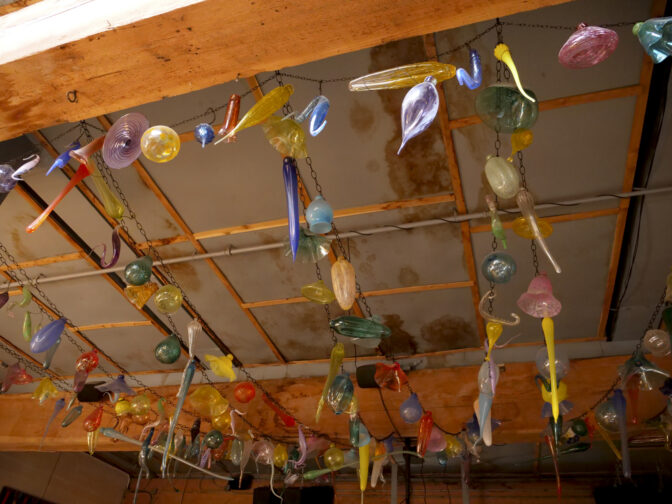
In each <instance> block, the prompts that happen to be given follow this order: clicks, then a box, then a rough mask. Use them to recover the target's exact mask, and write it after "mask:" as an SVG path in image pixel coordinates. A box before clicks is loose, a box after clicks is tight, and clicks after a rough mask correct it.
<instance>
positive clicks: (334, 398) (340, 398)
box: [327, 374, 355, 415]
mask: <svg viewBox="0 0 672 504" xmlns="http://www.w3.org/2000/svg"><path fill="white" fill-rule="evenodd" d="M354 393H355V386H354V385H353V384H352V381H351V380H350V377H349V376H348V375H346V374H341V375H338V376H337V377H336V378H334V381H333V382H332V383H331V386H330V387H329V391H328V392H327V404H328V405H329V406H331V409H332V410H334V413H336V414H337V415H340V414H341V413H343V412H344V411H347V410H348V409H349V408H350V403H351V402H352V395H353V394H354Z"/></svg>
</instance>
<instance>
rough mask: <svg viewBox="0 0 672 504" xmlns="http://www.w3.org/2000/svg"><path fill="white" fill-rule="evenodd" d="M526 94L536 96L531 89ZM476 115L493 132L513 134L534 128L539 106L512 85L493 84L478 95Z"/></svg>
mask: <svg viewBox="0 0 672 504" xmlns="http://www.w3.org/2000/svg"><path fill="white" fill-rule="evenodd" d="M526 93H527V94H528V95H530V96H532V97H534V96H535V95H534V92H533V91H531V90H530V89H527V90H526ZM476 113H477V114H478V117H480V118H481V120H482V121H483V123H484V124H485V125H486V126H489V127H490V128H492V129H493V130H495V131H499V132H500V133H513V132H514V131H516V130H519V129H530V128H531V127H532V126H534V123H536V122H537V118H538V117H539V104H538V102H537V101H534V102H531V101H529V100H528V99H526V98H525V97H524V96H523V95H522V94H521V93H520V92H519V91H518V90H517V89H516V87H515V86H513V85H511V84H493V85H492V86H488V87H486V88H485V89H483V90H481V91H480V92H479V93H478V95H476Z"/></svg>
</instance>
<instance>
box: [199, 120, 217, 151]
mask: <svg viewBox="0 0 672 504" xmlns="http://www.w3.org/2000/svg"><path fill="white" fill-rule="evenodd" d="M194 138H195V139H196V141H197V142H198V143H200V144H201V147H205V145H206V144H209V143H210V142H212V141H213V140H214V138H215V130H214V129H212V126H210V125H209V124H208V123H201V124H199V125H198V126H196V128H194Z"/></svg>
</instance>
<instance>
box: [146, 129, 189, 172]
mask: <svg viewBox="0 0 672 504" xmlns="http://www.w3.org/2000/svg"><path fill="white" fill-rule="evenodd" d="M140 148H141V149H142V153H143V154H144V155H145V157H146V158H147V159H149V160H150V161H154V162H155V163H167V162H168V161H170V160H171V159H173V158H174V157H175V156H177V154H178V152H180V135H178V134H177V132H176V131H175V130H174V129H172V128H170V127H168V126H152V127H151V128H149V129H148V130H147V131H145V132H144V133H143V134H142V138H141V139H140Z"/></svg>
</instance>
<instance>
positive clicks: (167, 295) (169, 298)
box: [154, 285, 182, 313]
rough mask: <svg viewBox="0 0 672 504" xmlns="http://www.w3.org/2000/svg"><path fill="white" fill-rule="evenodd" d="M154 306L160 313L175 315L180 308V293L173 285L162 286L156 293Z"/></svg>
mask: <svg viewBox="0 0 672 504" xmlns="http://www.w3.org/2000/svg"><path fill="white" fill-rule="evenodd" d="M154 304H155V305H156V309H157V310H159V311H160V312H161V313H175V312H176V311H177V310H179V309H180V306H182V291H180V289H178V288H177V287H175V286H174V285H164V286H163V287H161V288H160V289H159V290H158V291H156V294H155V295H154Z"/></svg>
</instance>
